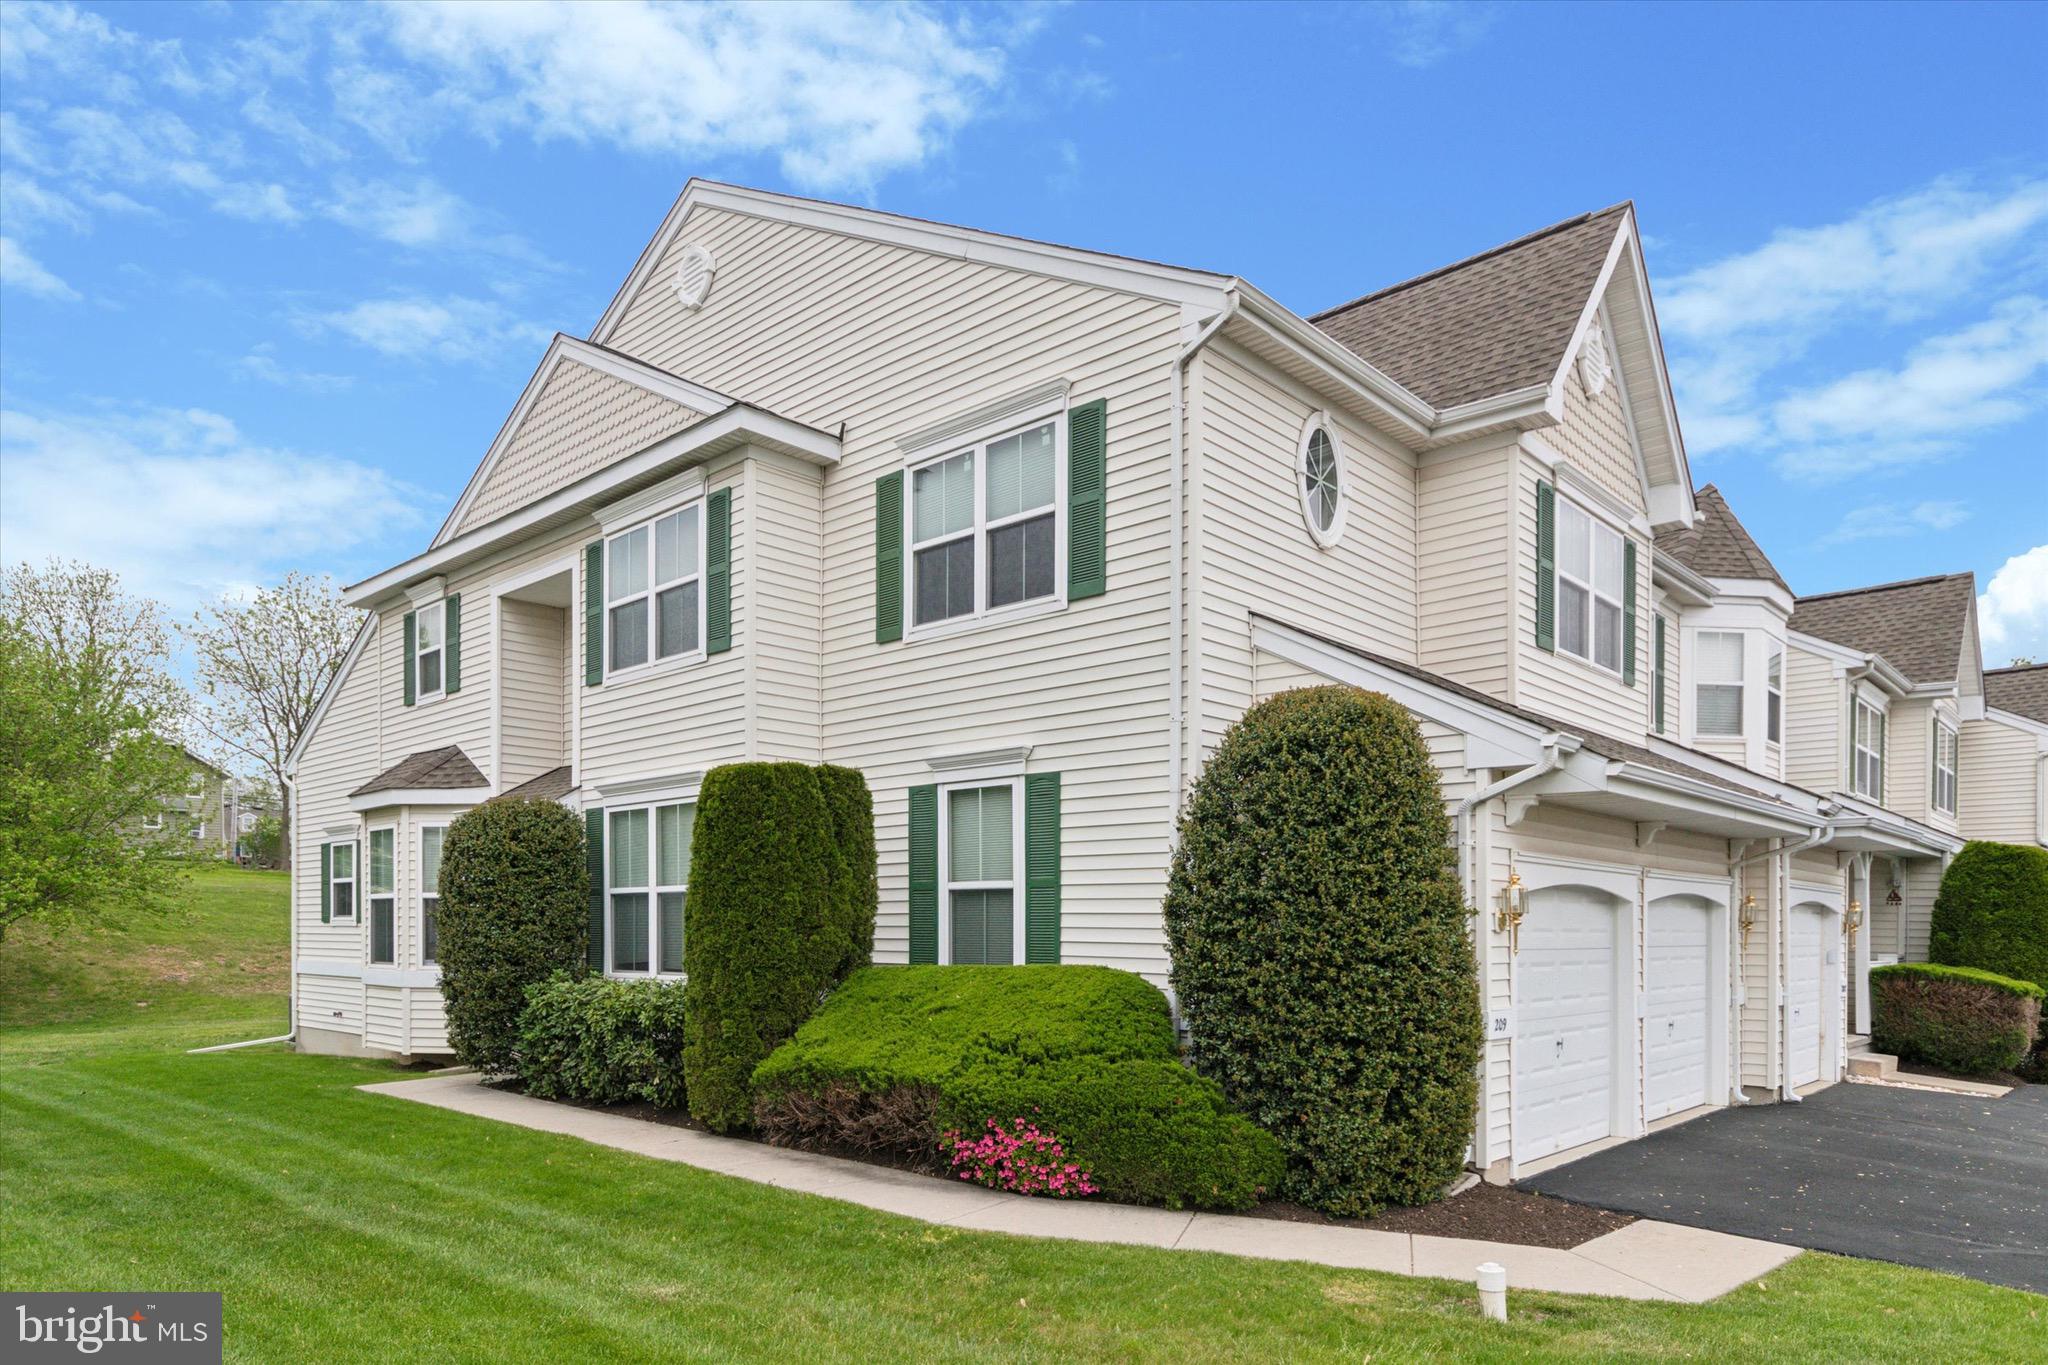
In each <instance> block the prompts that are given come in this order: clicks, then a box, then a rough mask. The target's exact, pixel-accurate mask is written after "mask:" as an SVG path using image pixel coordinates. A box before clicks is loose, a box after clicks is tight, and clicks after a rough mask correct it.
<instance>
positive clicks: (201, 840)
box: [134, 749, 234, 857]
mask: <svg viewBox="0 0 2048 1365" xmlns="http://www.w3.org/2000/svg"><path fill="white" fill-rule="evenodd" d="M182 752H183V754H184V757H185V762H186V783H185V788H184V790H183V791H180V792H179V793H177V794H176V795H174V796H166V797H163V798H161V799H160V800H159V801H158V802H157V806H158V809H157V810H155V811H154V812H152V813H151V814H149V815H146V816H144V817H143V818H142V820H141V821H140V822H139V823H138V825H137V826H136V828H135V831H134V833H135V835H136V836H137V837H139V838H144V839H150V840H169V841H171V842H173V843H174V844H175V845H176V848H177V850H178V851H179V852H192V853H196V854H199V855H201V856H209V857H226V856H228V854H229V853H231V852H232V851H233V847H234V845H233V837H234V836H233V834H232V833H231V832H230V831H231V830H232V827H233V824H234V797H233V791H234V779H233V778H231V777H230V776H229V775H228V774H227V773H226V772H225V771H223V770H222V769H221V768H218V767H216V766H215V765H214V764H212V763H209V762H207V761H206V760H205V759H203V758H201V757H200V756H199V755H198V754H195V753H193V752H192V751H191V750H190V749H184V750H182ZM224 841H225V842H224Z"/></svg>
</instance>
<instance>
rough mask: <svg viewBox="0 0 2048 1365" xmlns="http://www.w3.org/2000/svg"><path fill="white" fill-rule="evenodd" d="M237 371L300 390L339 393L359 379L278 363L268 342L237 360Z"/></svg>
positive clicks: (259, 380)
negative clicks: (298, 368) (267, 344)
mask: <svg viewBox="0 0 2048 1365" xmlns="http://www.w3.org/2000/svg"><path fill="white" fill-rule="evenodd" d="M234 368H235V373H236V374H238V375H240V376H241V377H243V378H244V379H254V380H257V381H258V382H260V383H264V384H275V385H276V386H277V387H278V388H281V389H296V390H297V391H299V392H300V393H339V392H341V391H342V390H343V389H346V388H348V387H349V386H351V385H352V384H354V383H355V380H354V379H352V378H351V377H350V376H348V375H345V374H320V373H318V372H316V371H312V370H294V369H289V368H287V367H286V366H283V365H280V364H278V363H277V357H276V356H275V355H273V354H271V348H270V347H268V346H259V347H257V348H256V349H255V350H253V351H251V352H250V353H249V354H247V355H245V356H243V357H241V358H240V359H238V360H237V361H235V367H234Z"/></svg>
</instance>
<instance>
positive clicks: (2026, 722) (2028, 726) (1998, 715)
mask: <svg viewBox="0 0 2048 1365" xmlns="http://www.w3.org/2000/svg"><path fill="white" fill-rule="evenodd" d="M1983 718H1984V719H1985V720H1989V721H1996V722H1997V723H1998V724H2000V725H2010V726H2011V727H2012V728H2013V729H2015V730H2024V731H2026V732H2027V733H2029V734H2031V735H2033V736H2034V737H2036V738H2037V739H2040V740H2043V741H2048V725H2044V724H2042V723H2041V722H2040V721H2038V720H2035V719H2034V718H2033V717H2032V716H2023V715H2021V714H2020V713H2019V712H2017V711H2003V710H2000V709H1999V708H1998V707H1996V706H1987V707H1985V708H1984V717H1983ZM1965 719H1968V717H1965Z"/></svg>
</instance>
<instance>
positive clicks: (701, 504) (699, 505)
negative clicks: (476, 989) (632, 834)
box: [599, 483, 711, 961]
mask: <svg viewBox="0 0 2048 1365" xmlns="http://www.w3.org/2000/svg"><path fill="white" fill-rule="evenodd" d="M693 507H694V508H696V509H697V567H696V571H695V572H694V573H686V574H684V575H682V576H681V577H680V578H671V579H668V580H666V581H657V580H656V578H655V576H654V553H655V552H654V542H655V532H654V525H655V523H656V522H659V521H665V520H667V519H668V518H669V517H672V516H675V515H677V514H678V513H682V512H687V511H689V510H690V509H691V508H693ZM643 530H644V531H646V532H647V586H646V587H644V588H642V589H641V590H640V591H639V592H638V593H636V594H634V597H633V598H627V599H624V600H622V601H615V600H614V599H613V597H612V595H611V593H612V582H613V579H614V578H615V575H614V574H613V573H612V542H613V541H615V540H619V539H622V538H624V537H626V536H629V535H632V534H633V533H634V532H635V531H643ZM603 544H604V548H603V550H601V551H600V552H599V553H600V555H601V556H602V558H603V563H604V604H603V605H604V642H603V648H604V655H603V657H604V678H605V681H606V682H611V681H612V680H613V679H614V678H618V679H623V680H627V681H630V680H632V679H634V678H637V677H640V676H642V675H643V674H647V673H652V672H654V671H655V670H657V669H662V668H683V667H688V666H689V665H691V664H700V663H703V662H704V661H705V660H706V659H708V658H710V657H711V655H710V650H709V645H710V640H709V638H708V632H709V628H710V624H711V623H710V607H711V594H710V592H709V590H708V584H709V580H710V577H711V559H710V554H711V493H710V490H709V489H707V488H706V487H704V486H703V485H702V484H701V483H700V484H698V485H697V486H695V487H694V488H693V489H692V490H691V491H690V492H689V493H687V494H686V495H684V496H682V497H680V498H677V499H675V500H674V501H671V502H664V503H662V504H660V505H659V506H657V507H654V508H652V509H650V510H648V511H645V512H642V513H640V514H638V515H636V516H635V517H634V518H633V519H632V520H631V521H628V522H625V523H623V524H619V525H617V526H616V529H615V528H614V527H611V526H607V527H605V528H604V536H603ZM693 579H694V580H695V582H696V584H697V647H696V648H695V649H693V650H690V651H688V652H686V653H681V654H670V655H666V656H664V655H661V654H657V653H656V652H655V651H656V649H657V647H658V646H659V643H660V637H659V634H658V632H659V630H660V624H661V623H660V621H659V620H658V619H657V618H656V616H655V614H654V602H655V599H656V598H657V597H658V596H660V595H661V593H662V592H663V591H664V590H666V589H668V588H679V587H682V586H683V585H684V584H686V583H689V582H691V581H692V580H693ZM635 598H637V599H638V600H639V601H640V602H641V603H642V605H643V608H644V611H643V615H644V616H645V618H646V621H647V657H646V658H645V659H643V660H641V661H640V662H639V663H637V664H627V665H625V666H624V667H620V666H618V665H616V664H614V663H613V662H612V612H613V610H614V609H615V608H617V607H622V606H628V605H630V604H631V603H632V601H633V600H635ZM607 828H609V827H607ZM606 960H607V961H609V960H610V959H609V958H607V959H606Z"/></svg>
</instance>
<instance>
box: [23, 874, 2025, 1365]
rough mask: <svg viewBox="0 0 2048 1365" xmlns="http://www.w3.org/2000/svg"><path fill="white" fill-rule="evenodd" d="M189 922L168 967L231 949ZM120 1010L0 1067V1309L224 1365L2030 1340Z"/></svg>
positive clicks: (1831, 1261)
mask: <svg viewBox="0 0 2048 1365" xmlns="http://www.w3.org/2000/svg"><path fill="white" fill-rule="evenodd" d="M228 885H232V883H229V884H228ZM272 894H276V893H272ZM239 915H240V912H239V911H237V910H234V909H232V908H225V907H224V908H222V909H221V910H220V912H219V916H218V917H219V918H220V919H221V920H223V921H233V920H236V919H237V918H238V917H239ZM213 918H215V916H214V915H213V913H212V912H211V911H210V910H209V909H208V907H207V906H206V905H205V904H203V903H202V904H201V905H200V907H199V914H198V915H197V916H196V917H195V919H194V920H193V921H192V929H193V933H194V942H195V943H196V942H199V941H202V940H204V939H206V938H207V936H208V935H211V934H214V933H220V934H223V935H225V936H226V937H228V938H233V937H235V933H234V931H233V930H232V928H231V926H228V925H222V926H216V927H215V928H208V927H207V924H208V922H209V921H210V920H212V919H213ZM17 946H18V945H17V944H16V943H14V942H13V941H11V940H10V942H9V943H8V944H7V945H5V947H4V949H0V951H8V952H11V951H13V950H14V949H15V948H16V947H17ZM89 951H95V952H96V951H98V949H97V948H90V949H89ZM225 955H226V956H230V957H232V954H225ZM7 970H8V971H9V972H10V973H13V972H15V971H17V970H25V969H19V968H15V967H10V968H7ZM37 970H39V971H42V972H45V973H54V972H57V971H59V968H58V966H57V965H56V964H54V963H46V964H45V965H44V966H43V967H41V968H39V969H37ZM6 979H7V980H10V981H12V980H15V979H18V978H17V977H15V976H13V975H10V976H8V977H7V978H6ZM39 979H48V978H47V976H45V977H43V978H39ZM222 979H223V980H224V981H225V982H227V983H228V984H229V985H232V984H233V983H234V976H233V974H232V973H229V974H228V975H227V976H225V977H224V978H222ZM188 984H189V983H188ZM119 996H120V993H119V992H115V993H114V994H113V996H111V997H109V998H107V999H106V1000H104V1001H103V1002H102V1003H101V1004H100V1005H99V1006H97V1007H93V1008H83V1007H79V1008H77V1009H76V1012H75V1013H73V1014H72V1017H70V1018H68V1019H67V1020H66V1021H65V1023H64V1027H66V1028H69V1029H71V1030H72V1031H71V1032H70V1033H68V1034H53V1033H51V1032H49V1031H48V1029H47V1026H45V1027H44V1028H41V1029H37V1030H35V1031H34V1032H35V1033H36V1034H37V1035H38V1036H39V1038H40V1041H38V1042H37V1043H36V1044H35V1045H34V1046H33V1047H30V1048H27V1049H21V1048H16V1049H15V1050H14V1051H13V1052H12V1054H11V1055H0V1132H4V1133H5V1134H6V1139H5V1141H4V1143H0V1151H4V1152H5V1154H6V1155H5V1157H4V1159H0V1182H4V1188H5V1189H6V1190H7V1192H8V1194H7V1197H6V1198H5V1199H0V1284H5V1285H7V1286H8V1287H9V1288H14V1289H60V1288H73V1289H75V1288H80V1287H85V1286H91V1287H102V1288H109V1287H121V1288H138V1287H148V1288H156V1289H180V1288H185V1289H222V1290H225V1291H226V1295H227V1315H228V1316H227V1331H226V1343H227V1352H228V1355H229V1358H230V1359H236V1360H279V1361H299V1360H307V1359H320V1360H325V1359H336V1358H349V1359H358V1358H360V1359H421V1358H433V1357H437V1356H447V1357H452V1358H456V1359H478V1360H481V1359H490V1360H509V1361H546V1362H549V1363H550V1365H559V1362H562V1361H566V1360H592V1359H605V1360H653V1359H684V1360H727V1359H734V1358H743V1359H775V1360H814V1359H815V1360H841V1359H861V1360H866V1361H873V1360H897V1359H910V1358H916V1359H920V1360H925V1359H947V1360H955V1359H958V1360H976V1359H1002V1360H1052V1359H1062V1360H1064V1359H1117V1360H1175V1361H1180V1360H1191V1359H1199V1360H1215V1359H1234V1360H1261V1361H1263V1360H1273V1359H1286V1360H1320V1359H1329V1360H1347V1361H1358V1360H1362V1359H1367V1358H1370V1359H1374V1360H1417V1359H1436V1358H1458V1359H1468V1360H1480V1361H1487V1360H1498V1361H1511V1360H1512V1361H1521V1360H1574V1361H1594V1360H1638V1359H1667V1358H1668V1359H1712V1358H1721V1359H1760V1360H1902V1361H1903V1360H1914V1361H1925V1360H1941V1361H1944V1362H1952V1361H1963V1360H1998V1359H2017V1358H2024V1357H2025V1356H2026V1355H2027V1354H2028V1353H2029V1352H2030V1351H2032V1350H2033V1349H2034V1347H2029V1346H2028V1345H2027V1344H2026V1343H2028V1342H2030V1341H2031V1342H2033V1343H2035V1346H2036V1347H2037V1346H2038V1345H2039V1343H2040V1341H2041V1340H2042V1338H2043V1334H2044V1333H2048V1300H2044V1299H2042V1298H2038V1297H2035V1296H2032V1295H2028V1294H2023V1293H2021V1292H2019V1291H2016V1290H2008V1289H1998V1288H1994V1287H1991V1286H1986V1285H1978V1284H1973V1283H1971V1282H1969V1281H1964V1280H1958V1279H1952V1278H1950V1277H1947V1276H1942V1275H1936V1274H1932V1273H1929V1272H1925V1271H1916V1270H1908V1269H1903V1268H1896V1267H1890V1266H1882V1265H1874V1264H1870V1263H1866V1262H1859V1261H1850V1260H1843V1259H1839V1258H1835V1257H1828V1256H1817V1255H1808V1256H1803V1257H1801V1258H1800V1259H1799V1260H1797V1261H1795V1262H1794V1263H1793V1264H1792V1265H1790V1266H1788V1267H1786V1268H1785V1269H1784V1270H1782V1271H1779V1272H1777V1273H1775V1274H1773V1275H1771V1276H1770V1277H1768V1279H1767V1280H1765V1281H1764V1282H1762V1283H1760V1284H1755V1285H1751V1286H1749V1287H1747V1288H1745V1289H1742V1290H1740V1291H1738V1292H1736V1293H1735V1294H1732V1295H1730V1296H1728V1297H1726V1298H1724V1299H1722V1300H1720V1301H1719V1302H1717V1303H1713V1304H1709V1305H1706V1306H1704V1307H1686V1306H1682V1305H1673V1304H1630V1303H1621V1302H1616V1301H1612V1300H1602V1299H1583V1298H1567V1297H1562V1296H1553V1295H1541V1294H1517V1295H1515V1297H1514V1313H1515V1320H1514V1321H1513V1322H1512V1323H1510V1324H1509V1325H1508V1326H1506V1327H1495V1326H1491V1325H1489V1324H1486V1323H1483V1322H1480V1321H1478V1320H1477V1317H1476V1314H1475V1312H1474V1308H1473V1303H1472V1293H1471V1290H1470V1289H1469V1287H1467V1286H1462V1285H1455V1284H1447V1283H1441V1282H1435V1281H1428V1280H1410V1279H1403V1278H1396V1277H1390V1276H1382V1275H1374V1274H1370V1273H1366V1272H1360V1271H1342V1270H1330V1269H1325V1268H1320V1267H1312V1266H1301V1265H1285V1264H1277V1263H1271V1262H1257V1261H1239V1260H1233V1259H1230V1258H1228V1257H1222V1256H1211V1255H1196V1254H1188V1253H1178V1252H1162V1251H1152V1250H1147V1249H1142V1248H1132V1247H1108V1246H1093V1245H1086V1244H1080V1243H1061V1242H1042V1241H1029V1240H1023V1239H1015V1238H1007V1237H1000V1236H994V1235H989V1234H979V1233H966V1232H957V1231H952V1230H949V1229H945V1228H938V1227H931V1226H928V1225H926V1224H922V1223H917V1222H913V1221H910V1220H907V1219H901V1218H893V1217H889V1216H887V1215H883V1214H877V1213H872V1212H869V1211H867V1210H863V1209H858V1208H855V1207H853V1206H851V1205H846V1204H839V1203H834V1202H832V1201H831V1200H825V1199H817V1198H813V1197H810V1196H805V1195H799V1194H791V1193H786V1192H783V1191H780V1190H775V1189H770V1188H767V1187H764V1186H758V1185H752V1184H748V1183H746V1182H743V1181H737V1180H731V1179H727V1178H725V1177H721V1176H716V1175H711V1174H708V1173H706V1172H701V1171H696V1170H693V1169H691V1168H689V1167H685V1166H679V1165H674V1164H669V1163H661V1162H652V1161H647V1160H644V1159H642V1158H637V1157H632V1156H628V1155H626V1154H624V1153H619V1152H613V1151H609V1150H607V1149H603V1148H596V1147H590V1146H587V1145H585V1144H582V1143H579V1142H576V1141H574V1140H573V1139H568V1138H560V1137H555V1136H552V1135H548V1134H542V1133H533V1132H528V1131H526V1130H523V1129H517V1128H510V1127H506V1126H502V1125H499V1124H495V1123H492V1122H490V1121H488V1120H484V1119H476V1118H470V1117H466V1116H463V1115H458V1114H450V1113H445V1112H442V1111H439V1110H432V1109H427V1108H423V1107H420V1106H415V1105H410V1104H406V1103H404V1102H403V1101H398V1100H391V1099H385V1098H381V1097H376V1096H370V1095H364V1094H361V1093H360V1092H358V1091H357V1090H356V1089H355V1088H354V1087H355V1086H357V1085H359V1084H362V1083H364V1082H366V1081H370V1080H377V1079H385V1078H389V1077H390V1076H391V1075H392V1074H393V1073H392V1070H391V1068H389V1067H386V1066H384V1065H382V1064H379V1063H374V1062H360V1061H347V1060H341V1059H336V1058H316V1057H300V1056H296V1055H293V1054H290V1053H287V1052H285V1051H283V1050H281V1049H277V1048H260V1049H251V1050H248V1051H242V1052H229V1053H215V1054H210V1055H206V1056H188V1055H184V1054H183V1053H180V1052H177V1051H174V1050H170V1047H169V1041H168V1040H169V1038H170V1035H171V1034H172V1033H173V1032H175V1031H176V1029H178V1028H182V1029H184V1030H185V1031H186V1033H187V1034H188V1035H190V1037H188V1038H187V1039H186V1040H184V1044H183V1045H189V1044H190V1041H191V1037H197V1036H198V1035H203V1034H205V1033H207V1032H209V1031H212V1032H218V1031H219V1029H220V1027H221V1026H222V1025H223V1024H224V1023H227V1022H230V1021H234V1022H239V1020H236V1019H235V1011H236V1010H237V1009H239V1008H244V1007H245V1005H236V1004H233V1003H231V1002H234V1001H237V1000H242V1001H245V1002H246V999H247V997H244V996H239V995H233V994H230V995H225V996H223V997H220V999H219V1000H218V1001H217V1002H216V1003H217V1012H216V1009H215V1007H209V1006H206V1005H204V1004H202V1003H200V1002H198V1001H196V1000H195V1001H189V1002H187V1003H188V1004H189V1005H190V1008H189V1010H187V1011H186V1012H185V1013H183V1014H181V1015H179V1016H176V1017H171V1016H158V1017H156V1018H153V1019H151V1020H149V1021H148V1022H147V1023H146V1024H143V1025H137V1024H136V1023H135V1022H134V1021H133V1020H132V1019H131V1018H130V1017H129V1016H128V1015H125V1014H122V1013H121V1010H122V1009H127V1010H131V1011H132V1010H133V1008H134V1007H133V1004H132V1002H125V1001H123V1000H121V999H120V998H119ZM258 998H261V997H260V996H259V997H258ZM167 999H168V997H167ZM12 1008H13V1007H11V1006H10V1009H12ZM59 1008H60V1010H63V1011H71V1010H72V1009H73V1002H64V1003H63V1005H61V1006H60V1007H59ZM152 1009H154V1006H152ZM23 1014H26V1015H28V1016H29V1017H30V1018H31V1019H32V1018H33V1015H34V1011H33V1010H23V1011H17V1012H15V1014H14V1017H16V1018H19V1017H21V1016H22V1015H23ZM252 1017H263V1016H260V1015H259V1016H252ZM270 1019H271V1023H273V1024H274V1023H275V1018H274V1016H271V1017H270ZM113 1020H118V1021H120V1022H119V1023H115V1022H111V1021H113ZM18 1037H19V1029H18V1027H17V1028H15V1029H11V1030H10V1031H9V1033H7V1034H4V1035H0V1046H4V1044H5V1043H7V1042H10V1041H16V1040H18Z"/></svg>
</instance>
